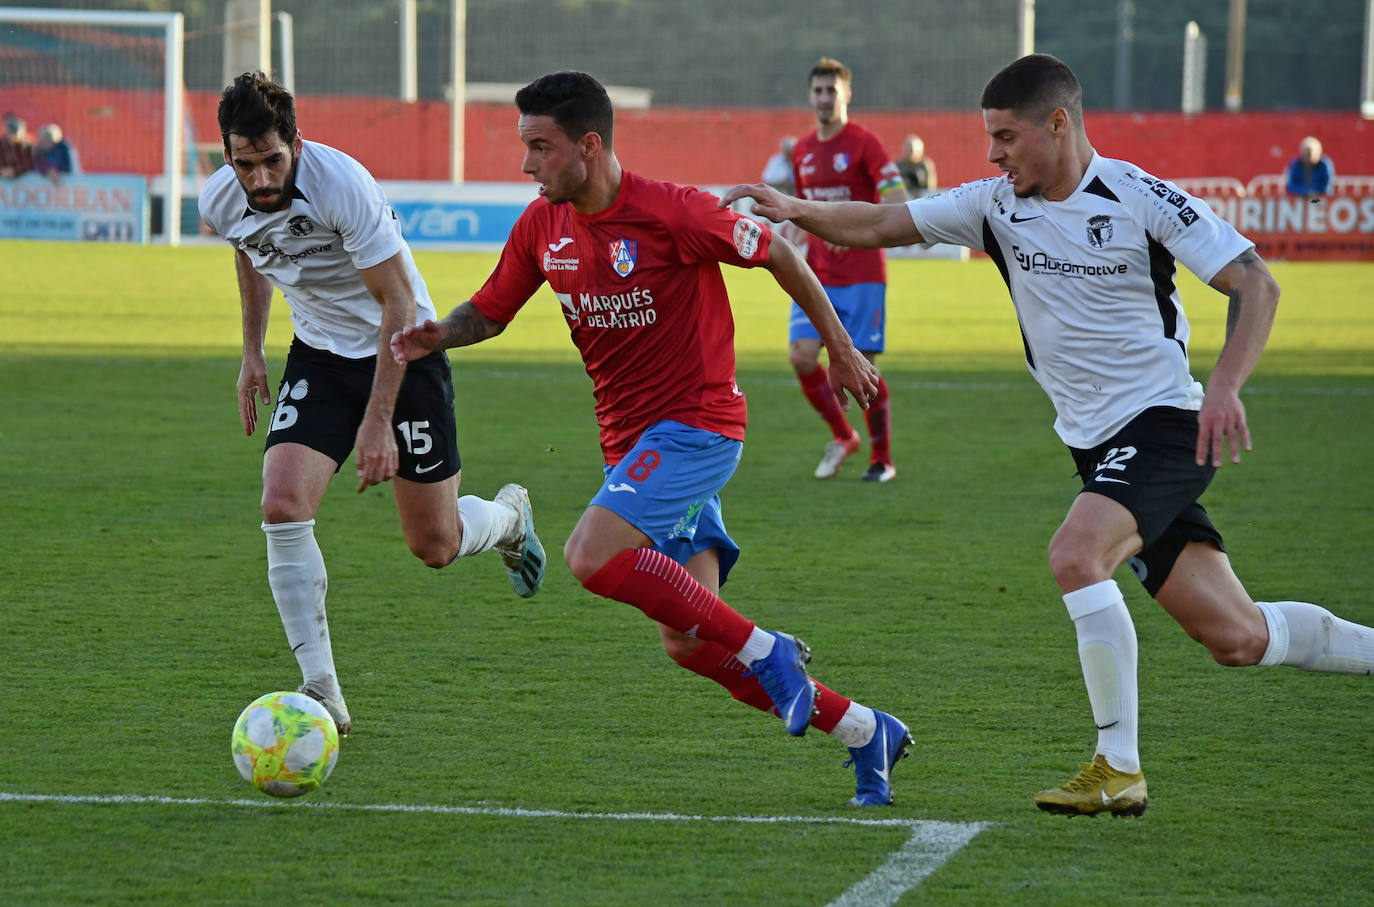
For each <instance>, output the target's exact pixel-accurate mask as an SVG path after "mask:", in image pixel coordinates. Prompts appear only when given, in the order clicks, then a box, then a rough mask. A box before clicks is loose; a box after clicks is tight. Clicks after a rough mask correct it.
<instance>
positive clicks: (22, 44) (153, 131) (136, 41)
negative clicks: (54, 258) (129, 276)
mask: <svg viewBox="0 0 1374 907" xmlns="http://www.w3.org/2000/svg"><path fill="white" fill-rule="evenodd" d="M182 29H183V26H182V17H181V14H179V13H151V12H119V11H105V10H67V9H31V8H25V9H18V8H0V86H2V87H3V95H2V96H3V99H4V100H3V104H4V106H5V109H6V111H7V112H14V113H16V114H17V115H19V116H20V117H21V118H23V119H24V120H26V121H27V122H28V125H29V129H30V131H31V132H36V131H37V130H38V129H39V128H40V127H41V126H42V125H43V124H47V123H54V124H56V125H58V126H59V127H61V129H62V131H63V134H64V137H65V139H66V141H67V143H68V145H69V146H70V147H71V148H72V149H73V150H74V152H75V155H76V158H77V160H79V161H80V167H81V169H82V170H83V171H84V172H87V173H125V174H137V175H140V176H146V177H148V178H149V179H150V189H151V191H152V193H153V194H154V196H158V197H160V198H162V199H163V202H162V205H161V206H160V208H159V206H158V205H156V204H155V205H154V209H155V211H157V210H159V209H160V210H161V211H171V212H181V216H174V217H155V218H154V219H155V221H159V220H160V221H161V230H160V231H157V229H156V226H157V225H156V223H155V232H160V233H161V235H162V237H163V238H164V239H165V240H166V241H167V242H168V243H170V244H173V245H175V244H177V243H179V242H180V240H181V233H182V229H183V223H184V222H185V221H186V220H187V218H186V216H185V215H186V212H185V210H184V209H185V207H186V206H185V204H184V202H185V201H189V202H190V204H191V206H192V207H194V203H195V195H194V191H193V190H194V187H193V186H190V187H188V186H187V185H186V184H185V183H184V177H185V176H186V175H187V167H186V164H187V158H186V154H185V149H186V148H187V147H188V143H187V142H186V140H185V135H184V131H185V117H184V112H183V87H182ZM190 222H191V224H192V225H194V224H195V222H196V218H195V212H194V210H192V211H191V212H190Z"/></svg>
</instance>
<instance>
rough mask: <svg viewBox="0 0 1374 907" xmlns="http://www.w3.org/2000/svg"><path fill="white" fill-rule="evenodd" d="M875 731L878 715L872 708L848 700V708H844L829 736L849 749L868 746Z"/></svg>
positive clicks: (876, 729)
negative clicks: (838, 721)
mask: <svg viewBox="0 0 1374 907" xmlns="http://www.w3.org/2000/svg"><path fill="white" fill-rule="evenodd" d="M877 731H878V717H877V716H876V715H874V714H873V710H872V709H870V708H869V707H868V706H866V705H859V704H858V703H857V702H854V701H853V700H850V702H849V708H847V709H845V712H844V715H843V716H842V717H841V718H840V723H839V724H837V725H835V729H834V730H833V731H831V732H830V736H832V737H834V738H835V739H836V740H838V741H840V742H841V743H843V744H844V745H845V746H847V747H849V748H851V749H858V748H859V747H861V746H868V743H869V741H871V740H872V739H873V735H874V734H875V733H877Z"/></svg>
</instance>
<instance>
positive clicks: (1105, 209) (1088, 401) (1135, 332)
mask: <svg viewBox="0 0 1374 907" xmlns="http://www.w3.org/2000/svg"><path fill="white" fill-rule="evenodd" d="M907 210H908V211H909V212H910V214H911V219H912V220H913V221H914V222H915V224H916V228H917V229H918V230H920V231H921V236H922V237H924V238H925V239H926V240H928V241H935V242H947V243H955V244H958V245H964V246H968V247H970V248H972V249H978V250H980V251H983V252H986V253H987V254H988V256H989V257H990V258H992V260H993V261H994V262H996V264H997V267H998V269H999V270H1000V271H1001V272H1002V279H1003V280H1004V281H1006V284H1007V288H1008V289H1009V290H1010V291H1011V298H1012V303H1013V304H1014V305H1015V307H1016V316H1017V319H1018V320H1019V321H1020V324H1021V339H1022V341H1023V343H1024V344H1025V351H1026V363H1027V365H1029V367H1030V370H1031V374H1033V375H1034V376H1035V379H1036V380H1037V381H1038V382H1040V386H1041V387H1043V388H1044V389H1045V392H1046V393H1047V394H1049V396H1050V400H1051V401H1052V402H1053V403H1054V409H1055V413H1056V416H1057V418H1056V419H1055V423H1054V428H1055V431H1057V432H1058V433H1059V437H1060V438H1062V439H1063V441H1064V443H1065V444H1067V445H1069V446H1070V447H1077V448H1089V447H1093V446H1094V445H1096V444H1098V443H1100V442H1102V441H1103V440H1105V439H1107V438H1109V437H1110V436H1111V435H1112V434H1114V433H1115V432H1116V431H1117V430H1118V429H1120V428H1121V427H1122V426H1124V425H1125V424H1126V423H1127V422H1129V421H1130V420H1131V419H1133V418H1134V417H1135V416H1137V415H1138V414H1140V413H1141V412H1143V411H1144V410H1146V409H1148V408H1149V407H1151V406H1174V407H1179V408H1181V409H1193V410H1196V409H1198V408H1199V407H1200V406H1201V405H1202V385H1201V384H1199V383H1198V382H1197V381H1194V380H1193V377H1192V375H1191V374H1190V373H1189V370H1188V319H1187V318H1186V317H1185V316H1184V314H1183V307H1182V305H1181V304H1180V302H1179V295H1178V287H1177V286H1176V285H1175V282H1174V277H1175V274H1176V273H1177V269H1176V267H1175V264H1174V262H1175V259H1177V260H1178V261H1181V262H1182V263H1183V264H1184V265H1185V266H1186V267H1187V268H1188V270H1190V271H1192V272H1193V273H1194V274H1195V275H1197V277H1198V278H1199V279H1201V280H1202V281H1203V282H1204V283H1207V282H1209V281H1211V279H1212V278H1213V277H1214V276H1216V273H1217V272H1218V271H1220V270H1221V269H1222V268H1223V267H1224V266H1225V265H1226V264H1227V263H1229V262H1230V261H1231V260H1232V259H1234V258H1235V257H1236V256H1237V255H1239V254H1241V253H1242V252H1244V251H1245V250H1246V249H1248V248H1250V247H1251V246H1252V245H1253V243H1251V242H1250V241H1249V240H1247V239H1246V238H1245V237H1243V236H1241V235H1240V234H1239V233H1237V232H1236V230H1235V229H1234V228H1233V227H1232V226H1231V225H1230V224H1228V223H1227V222H1226V221H1224V220H1222V219H1221V218H1220V217H1218V216H1217V215H1216V214H1215V213H1213V211H1212V209H1211V208H1210V207H1208V206H1207V203H1206V202H1204V201H1201V200H1200V199H1197V198H1194V197H1193V196H1190V195H1188V194H1187V193H1186V192H1182V191H1180V190H1179V189H1178V188H1177V187H1175V186H1173V185H1171V184H1169V183H1168V182H1165V181H1164V180H1161V179H1157V178H1155V177H1153V176H1151V175H1149V174H1148V173H1145V172H1144V171H1142V170H1140V169H1139V168H1138V167H1136V166H1135V165H1134V164H1131V163H1129V162H1127V161H1118V160H1113V159H1111V158H1104V157H1101V156H1099V155H1097V154H1094V155H1093V157H1092V160H1091V161H1090V162H1089V164H1088V169H1087V171H1086V172H1085V173H1084V174H1083V180H1082V182H1080V183H1079V185H1078V188H1077V189H1075V190H1074V192H1073V194H1072V195H1070V196H1069V197H1068V198H1066V199H1064V200H1063V201H1058V202H1049V201H1046V200H1045V199H1043V198H1041V197H1040V196H1033V197H1029V198H1017V197H1016V194H1015V192H1013V191H1012V187H1011V185H1010V184H1009V183H1008V182H1007V181H1006V179H1005V178H1001V177H998V178H992V179H985V180H979V181H977V182H973V183H965V184H964V185H962V186H959V187H958V188H955V189H953V190H950V191H948V192H944V193H941V194H938V195H933V196H928V197H926V198H919V199H916V200H914V201H911V202H908V203H907Z"/></svg>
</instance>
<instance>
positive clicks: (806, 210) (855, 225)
mask: <svg viewBox="0 0 1374 907" xmlns="http://www.w3.org/2000/svg"><path fill="white" fill-rule="evenodd" d="M745 197H748V198H752V199H753V200H754V205H753V211H754V213H755V214H760V215H762V216H764V217H766V218H768V219H769V220H773V221H784V220H790V221H792V223H794V224H796V225H797V226H798V227H801V228H802V229H803V230H805V231H806V232H807V233H810V234H811V235H812V236H816V237H819V238H820V239H823V240H825V241H826V242H828V243H834V244H835V245H837V246H850V247H852V248H856V249H881V248H883V247H885V246H909V245H911V244H913V243H919V242H925V239H924V237H922V236H921V231H919V230H917V229H916V225H915V224H914V223H912V221H911V214H910V213H909V212H908V211H907V208H906V205H871V204H869V203H868V202H813V201H808V200H806V199H804V198H797V197H795V196H791V195H783V194H782V193H781V192H779V191H777V190H776V189H773V188H771V187H769V186H766V185H764V184H763V183H753V184H749V185H740V186H733V187H731V188H730V190H729V191H728V192H726V193H725V195H723V196H722V197H721V200H720V203H721V206H722V207H724V206H726V205H729V204H730V203H731V202H734V201H738V200H739V199H741V198H745Z"/></svg>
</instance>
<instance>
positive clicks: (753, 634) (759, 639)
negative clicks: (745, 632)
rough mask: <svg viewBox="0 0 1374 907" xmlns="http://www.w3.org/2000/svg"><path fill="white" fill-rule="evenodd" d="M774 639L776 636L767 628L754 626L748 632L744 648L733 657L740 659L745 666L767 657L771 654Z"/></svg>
mask: <svg viewBox="0 0 1374 907" xmlns="http://www.w3.org/2000/svg"><path fill="white" fill-rule="evenodd" d="M776 639H777V637H776V636H774V635H773V634H772V633H769V632H768V631H767V630H760V629H759V628H758V627H754V629H753V630H751V631H750V632H749V639H748V641H746V642H745V644H744V648H743V649H740V650H739V651H738V652H736V653H735V657H736V658H738V659H739V660H740V664H742V665H744V666H745V667H746V668H747V667H749V666H751V665H753V663H754V662H756V661H758V660H759V659H760V658H767V657H768V656H769V655H770V654H772V652H773V644H774V642H775V640H776Z"/></svg>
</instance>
